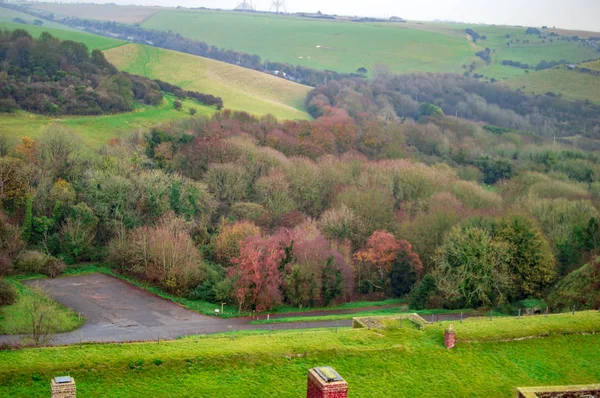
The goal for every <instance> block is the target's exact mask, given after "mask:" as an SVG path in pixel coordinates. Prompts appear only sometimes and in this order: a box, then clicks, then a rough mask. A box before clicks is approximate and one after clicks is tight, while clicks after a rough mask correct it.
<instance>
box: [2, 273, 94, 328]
mask: <svg viewBox="0 0 600 398" xmlns="http://www.w3.org/2000/svg"><path fill="white" fill-rule="evenodd" d="M6 280H7V281H9V282H10V283H12V284H13V285H14V286H15V288H16V289H17V292H18V299H17V302H16V303H15V304H13V305H9V306H5V307H0V334H24V333H28V332H29V329H28V328H26V327H24V325H26V324H27V318H26V317H27V314H26V312H25V309H24V307H23V304H24V303H23V297H24V296H25V295H27V294H34V293H33V292H32V291H31V290H30V289H28V288H27V287H26V286H24V285H23V284H21V283H20V282H19V281H18V280H17V279H12V278H7V279H6ZM51 303H52V305H53V306H54V307H55V309H56V310H57V311H58V313H59V314H58V315H59V317H58V319H60V323H59V325H58V329H56V330H55V332H56V333H59V332H70V331H72V330H75V329H77V328H79V327H81V326H82V325H83V324H84V323H85V319H83V318H81V317H80V316H79V315H78V314H76V313H75V312H73V311H72V310H70V309H69V308H67V307H64V306H62V305H60V304H59V303H57V302H55V301H54V300H51Z"/></svg>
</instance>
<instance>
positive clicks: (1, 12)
mask: <svg viewBox="0 0 600 398" xmlns="http://www.w3.org/2000/svg"><path fill="white" fill-rule="evenodd" d="M15 18H20V19H22V20H23V21H25V22H27V24H29V25H32V24H33V21H35V20H36V19H39V18H37V17H34V16H33V15H29V14H25V13H23V12H19V11H15V10H11V9H9V8H4V7H2V6H0V22H2V23H7V22H8V23H13V20H14V19H15ZM43 22H44V24H43V27H48V28H60V27H61V26H62V25H60V24H57V23H54V22H50V21H46V20H44V21H43ZM15 26H22V24H18V23H16V24H15Z"/></svg>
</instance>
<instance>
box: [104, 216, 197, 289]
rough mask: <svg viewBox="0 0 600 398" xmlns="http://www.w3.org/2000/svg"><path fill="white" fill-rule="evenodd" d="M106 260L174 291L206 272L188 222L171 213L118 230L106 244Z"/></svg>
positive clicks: (184, 287) (118, 267) (189, 286)
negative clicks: (148, 224) (132, 228)
mask: <svg viewBox="0 0 600 398" xmlns="http://www.w3.org/2000/svg"><path fill="white" fill-rule="evenodd" d="M109 262H110V263H112V264H113V265H114V266H115V267H116V268H117V269H118V270H120V271H123V272H126V273H129V274H133V275H137V276H139V277H142V278H144V279H146V280H147V281H149V282H150V283H155V284H157V285H159V286H161V287H162V288H164V289H165V290H166V291H168V292H170V293H173V294H177V295H183V294H185V293H186V292H188V291H189V290H190V289H191V288H193V287H195V286H198V285H199V284H200V283H201V282H202V281H203V280H205V279H206V276H207V275H206V266H205V265H204V262H203V260H202V256H201V255H200V252H199V250H198V249H197V248H196V247H195V246H194V242H193V240H192V238H191V237H190V233H189V229H188V226H187V225H186V223H185V221H183V220H181V219H178V218H175V217H172V216H167V217H164V218H163V219H161V220H160V221H159V222H158V223H156V224H155V225H154V226H145V227H140V228H136V229H134V230H133V231H130V232H124V231H121V232H120V233H119V234H118V235H117V236H116V237H115V238H114V239H113V240H112V241H111V243H110V245H109Z"/></svg>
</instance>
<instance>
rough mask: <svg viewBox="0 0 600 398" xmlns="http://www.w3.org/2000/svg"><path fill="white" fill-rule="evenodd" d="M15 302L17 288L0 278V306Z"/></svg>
mask: <svg viewBox="0 0 600 398" xmlns="http://www.w3.org/2000/svg"><path fill="white" fill-rule="evenodd" d="M16 302H17V289H16V288H15V287H14V286H13V284H12V283H10V282H7V281H5V280H4V279H0V307H2V306H4V305H11V304H14V303H16Z"/></svg>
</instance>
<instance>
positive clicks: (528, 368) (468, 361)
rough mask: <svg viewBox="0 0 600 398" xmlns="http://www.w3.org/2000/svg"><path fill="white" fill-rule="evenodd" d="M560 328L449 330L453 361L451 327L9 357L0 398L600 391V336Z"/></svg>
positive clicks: (593, 318)
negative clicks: (54, 389) (55, 381)
mask: <svg viewBox="0 0 600 398" xmlns="http://www.w3.org/2000/svg"><path fill="white" fill-rule="evenodd" d="M557 317H564V318H565V319H566V321H564V322H565V323H561V324H558V323H555V324H552V325H546V326H545V327H543V328H542V329H541V330H542V332H545V333H542V334H543V335H546V336H548V337H543V338H533V339H524V340H521V341H510V342H489V341H485V339H484V338H482V339H481V341H478V342H475V343H466V342H464V341H461V340H460V335H461V333H464V331H463V330H462V329H461V328H459V326H457V325H455V327H456V329H457V331H458V338H459V340H458V344H457V346H456V347H455V348H454V349H453V350H446V349H445V348H444V346H443V329H444V328H445V327H446V326H447V324H446V325H444V324H439V325H433V326H429V325H428V326H426V327H425V328H424V329H423V330H418V329H417V328H416V327H414V326H413V325H411V324H410V323H409V322H405V323H404V327H403V328H402V329H400V328H397V327H396V328H394V327H391V328H386V329H371V330H368V329H339V330H338V331H337V333H336V331H335V329H330V330H315V331H312V330H311V331H307V330H304V331H286V332H281V333H273V334H270V333H267V332H262V333H260V332H254V333H227V334H222V335H215V336H199V337H198V338H197V337H195V336H192V337H189V338H184V339H181V340H176V341H171V342H164V341H162V342H160V344H157V343H156V342H153V343H138V344H122V345H121V344H109V345H100V344H97V345H93V344H84V345H82V346H79V345H76V346H70V347H52V348H42V349H25V350H20V351H5V352H0V395H1V396H10V397H46V396H47V395H48V388H49V386H48V384H49V382H50V379H51V378H52V377H54V376H57V375H67V374H68V375H70V376H72V377H74V379H75V381H76V383H77V390H78V395H81V396H110V397H132V396H152V397H180V396H206V397H210V396H219V397H257V396H260V397H263V396H273V397H299V396H304V395H305V394H306V374H307V371H308V369H310V368H312V367H315V366H324V365H329V366H332V367H333V368H334V369H336V370H337V371H338V372H339V373H340V374H341V375H342V377H344V379H345V380H346V381H347V382H348V384H349V387H350V389H349V396H350V397H382V396H403V397H404V396H418V397H457V396H460V397H513V396H515V395H516V387H519V386H538V385H539V386H543V385H565V384H590V383H597V382H598V380H599V379H600V367H598V363H599V361H600V335H598V334H593V335H581V334H576V335H565V334H564V333H570V332H571V330H570V327H569V326H568V325H569V324H570V322H571V321H572V320H573V319H576V318H573V316H571V315H570V314H569V315H560V316H557ZM575 317H581V318H582V319H585V321H584V323H585V324H586V325H587V327H586V328H580V329H579V330H588V331H589V330H595V331H598V329H599V326H600V314H596V313H594V314H589V313H581V315H580V314H577V315H576V316H575ZM545 320H546V319H545V318H539V317H536V318H532V321H531V322H539V323H542V322H543V321H545ZM522 321H523V319H521V320H517V319H515V318H511V319H508V320H506V322H507V325H508V324H510V325H509V326H506V327H502V328H501V330H504V329H506V328H508V329H511V330H514V331H518V330H519V327H520V325H521V323H519V322H522ZM463 325H467V323H466V322H465V323H464V324H463ZM498 325H499V326H498V327H499V328H500V327H501V326H500V324H499V322H498ZM533 332H534V333H535V334H536V335H537V334H539V333H540V330H535V331H533ZM520 335H521V333H515V334H514V335H513V336H514V337H515V338H517V336H520ZM504 336H505V335H504Z"/></svg>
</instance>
